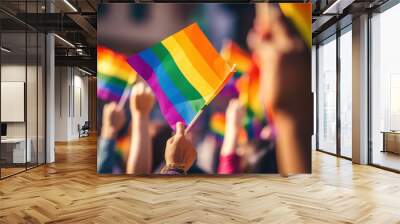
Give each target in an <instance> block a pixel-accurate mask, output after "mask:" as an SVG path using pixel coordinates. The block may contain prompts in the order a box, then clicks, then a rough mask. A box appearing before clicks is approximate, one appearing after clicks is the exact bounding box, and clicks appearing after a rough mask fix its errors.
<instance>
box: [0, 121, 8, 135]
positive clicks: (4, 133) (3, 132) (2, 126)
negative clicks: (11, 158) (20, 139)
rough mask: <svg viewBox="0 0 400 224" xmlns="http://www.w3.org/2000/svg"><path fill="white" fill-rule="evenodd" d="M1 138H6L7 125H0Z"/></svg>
mask: <svg viewBox="0 0 400 224" xmlns="http://www.w3.org/2000/svg"><path fill="white" fill-rule="evenodd" d="M1 136H7V124H5V123H2V124H1Z"/></svg>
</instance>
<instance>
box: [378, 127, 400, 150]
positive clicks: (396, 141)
mask: <svg viewBox="0 0 400 224" xmlns="http://www.w3.org/2000/svg"><path fill="white" fill-rule="evenodd" d="M381 133H382V134H383V150H382V152H393V153H397V154H400V132H399V131H382V132H381Z"/></svg>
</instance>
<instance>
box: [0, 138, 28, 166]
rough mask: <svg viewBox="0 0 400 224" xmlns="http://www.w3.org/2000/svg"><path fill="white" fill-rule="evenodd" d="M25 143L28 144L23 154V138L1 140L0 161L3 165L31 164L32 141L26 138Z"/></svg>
mask: <svg viewBox="0 0 400 224" xmlns="http://www.w3.org/2000/svg"><path fill="white" fill-rule="evenodd" d="M26 142H27V143H28V144H27V147H26V154H25V138H5V139H1V157H2V158H1V159H2V160H5V163H25V162H31V158H32V154H31V145H32V140H31V139H30V138H27V140H26ZM25 160H26V161H25Z"/></svg>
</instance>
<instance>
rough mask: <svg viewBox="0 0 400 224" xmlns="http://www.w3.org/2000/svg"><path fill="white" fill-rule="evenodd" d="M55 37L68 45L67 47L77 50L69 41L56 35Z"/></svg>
mask: <svg viewBox="0 0 400 224" xmlns="http://www.w3.org/2000/svg"><path fill="white" fill-rule="evenodd" d="M54 36H55V37H57V38H58V39H59V40H61V41H62V42H64V43H66V44H67V45H69V46H70V47H73V48H75V45H73V44H72V43H71V42H69V41H68V40H66V39H64V38H62V37H60V36H59V35H58V34H54Z"/></svg>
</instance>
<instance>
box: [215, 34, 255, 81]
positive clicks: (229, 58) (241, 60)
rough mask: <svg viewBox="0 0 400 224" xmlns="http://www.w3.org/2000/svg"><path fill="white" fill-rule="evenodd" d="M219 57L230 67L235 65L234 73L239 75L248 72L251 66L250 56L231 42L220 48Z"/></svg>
mask: <svg viewBox="0 0 400 224" xmlns="http://www.w3.org/2000/svg"><path fill="white" fill-rule="evenodd" d="M221 57H222V58H223V59H225V60H226V62H228V64H230V65H231V66H233V65H234V64H236V72H237V73H241V74H244V73H246V72H247V71H249V70H250V68H251V66H252V64H253V62H252V60H251V55H250V54H249V53H247V52H246V51H244V50H243V49H241V48H240V47H239V45H237V44H236V43H235V42H233V41H231V40H229V41H227V42H225V43H224V45H223V46H222V49H221Z"/></svg>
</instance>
